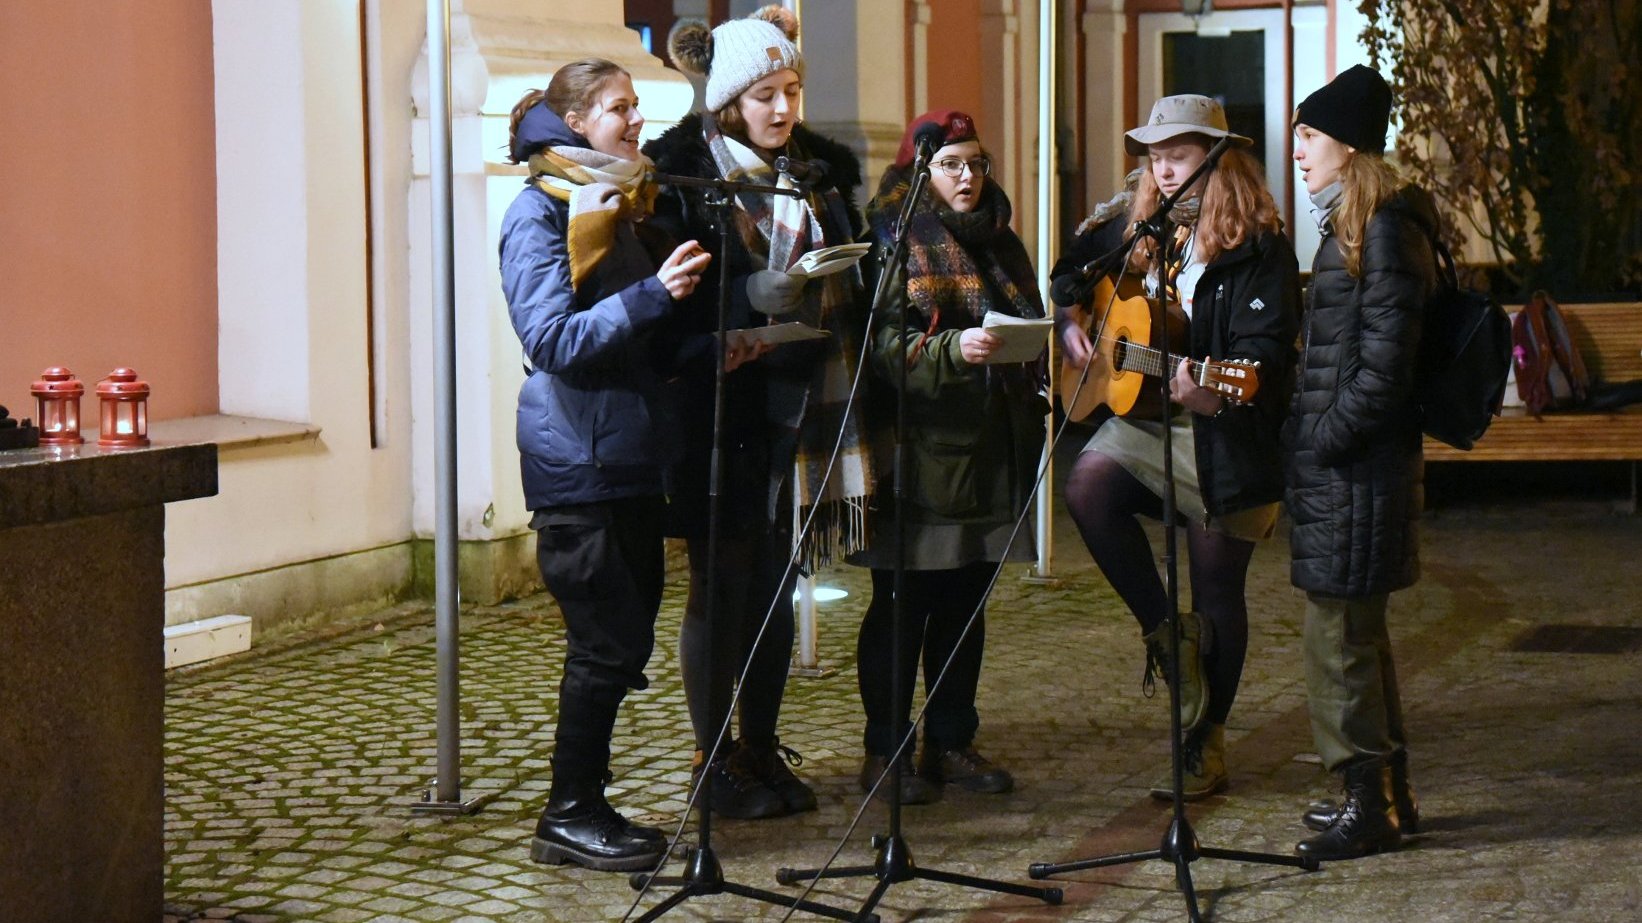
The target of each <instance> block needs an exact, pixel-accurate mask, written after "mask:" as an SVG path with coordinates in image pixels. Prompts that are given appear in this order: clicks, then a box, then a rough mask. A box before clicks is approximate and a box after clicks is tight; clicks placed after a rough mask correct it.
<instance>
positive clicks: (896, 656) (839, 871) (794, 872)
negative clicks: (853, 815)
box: [775, 145, 1061, 923]
mask: <svg viewBox="0 0 1642 923" xmlns="http://www.w3.org/2000/svg"><path fill="white" fill-rule="evenodd" d="M932 154H933V149H930V150H926V149H925V147H924V146H923V145H920V146H919V150H918V159H917V161H916V162H915V164H914V165H913V174H912V186H911V188H910V189H909V190H908V191H907V196H906V201H904V202H903V203H902V204H901V214H900V217H899V218H898V220H897V222H896V225H895V238H894V242H893V245H892V246H891V248H890V253H889V256H888V258H887V259H886V260H885V261H884V265H883V269H882V271H880V272H879V274H878V285H877V286H876V288H875V290H874V292H873V295H872V313H873V315H874V316H877V312H878V309H879V308H880V307H881V306H882V305H883V302H884V298H885V296H886V295H887V294H888V291H889V280H890V278H891V277H892V276H895V275H897V273H896V271H895V270H897V269H904V268H905V266H906V259H907V236H908V226H909V225H910V223H911V219H912V214H913V212H914V210H916V208H917V206H918V201H919V200H920V199H921V198H923V196H924V193H925V192H926V191H927V189H928V186H929V158H930V156H931V155H932ZM867 335H868V336H871V335H872V331H868V333H867ZM908 351H909V348H908V346H907V343H906V340H905V339H904V338H903V339H902V341H901V352H902V360H901V362H900V363H899V366H900V371H899V376H898V378H899V387H898V391H897V393H896V398H895V456H894V458H895V462H894V465H895V480H894V496H895V577H894V586H895V591H894V599H893V601H892V605H891V609H890V626H891V627H890V632H891V634H890V657H891V660H890V689H891V693H890V700H891V701H892V702H893V703H895V704H894V707H895V709H896V710H897V712H899V711H900V708H901V704H900V703H901V702H902V697H901V690H902V689H903V688H905V687H906V686H907V684H909V683H910V681H911V679H912V677H908V676H905V675H904V672H905V671H904V669H903V666H902V657H901V645H902V643H903V639H902V625H903V623H904V620H905V615H904V612H903V610H904V608H905V599H906V596H905V583H906V490H905V488H906V474H905V472H906V464H905V460H906V403H907V401H906V391H907V359H906V357H907V354H908ZM910 698H911V695H910V693H909V694H908V696H907V699H909V700H910ZM911 742H912V734H911V732H910V729H909V731H908V733H907V734H905V735H903V736H902V737H901V741H900V744H899V746H897V747H896V749H895V752H894V753H892V754H890V756H889V773H888V775H887V776H885V777H880V778H879V780H878V785H879V786H880V787H881V786H883V785H885V784H886V783H887V784H888V785H889V832H888V833H886V834H884V835H882V836H876V835H875V836H873V838H872V845H873V847H874V849H875V850H876V851H877V853H876V856H875V858H874V860H873V864H872V865H862V866H849V867H841V868H829V869H791V868H782V869H778V870H777V871H776V873H775V878H776V881H778V882H780V883H781V884H784V885H791V884H797V883H798V882H801V881H814V880H820V879H826V878H859V877H863V876H867V875H871V876H873V877H875V878H877V879H878V883H877V885H876V886H875V887H874V888H873V889H872V893H870V894H869V895H867V899H866V901H865V903H863V904H862V905H861V909H860V911H859V912H858V914H857V915H856V916H854V917H853V918H852V919H854V920H857V921H860V923H868V921H871V920H876V919H877V918H878V917H877V914H875V913H873V912H872V909H873V908H874V907H876V906H878V902H879V901H881V900H882V899H883V897H884V894H885V893H886V892H888V891H889V888H890V886H891V885H895V884H899V883H901V882H905V881H913V880H915V879H922V880H925V881H939V882H944V883H946V884H954V885H966V886H968V887H972V888H980V889H983V890H988V891H996V892H1001V893H1006V894H1019V895H1023V896H1025V897H1035V898H1038V899H1040V900H1043V901H1044V902H1046V903H1049V904H1059V903H1060V902H1061V889H1060V888H1034V887H1031V886H1029V885H1017V884H1012V883H1010V882H1006V881H996V880H993V879H990V878H978V877H976V876H973V875H963V874H958V873H955V872H946V871H941V870H938V869H930V868H923V867H920V866H919V865H917V864H916V863H915V862H913V859H912V850H911V848H910V847H908V846H907V842H906V839H905V838H904V837H903V836H902V835H901V756H902V754H903V753H904V752H905V751H906V749H907V747H908V746H909V745H910V744H911ZM867 797H868V798H871V797H872V795H870V794H869V795H867Z"/></svg>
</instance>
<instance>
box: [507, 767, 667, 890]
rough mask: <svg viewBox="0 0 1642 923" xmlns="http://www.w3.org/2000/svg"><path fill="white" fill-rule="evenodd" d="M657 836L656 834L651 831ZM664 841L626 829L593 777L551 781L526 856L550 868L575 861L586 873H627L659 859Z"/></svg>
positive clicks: (625, 821)
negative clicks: (550, 866)
mask: <svg viewBox="0 0 1642 923" xmlns="http://www.w3.org/2000/svg"><path fill="white" fill-rule="evenodd" d="M656 832H657V833H660V831H656ZM666 848H667V844H666V841H665V840H663V839H659V838H652V837H649V836H641V835H636V834H634V833H633V832H631V831H630V828H629V825H628V822H627V819H626V818H624V817H622V816H621V815H620V814H618V813H617V812H616V809H615V808H612V807H611V806H610V804H609V802H607V801H605V800H604V783H603V782H602V781H600V780H599V779H598V778H596V777H595V778H591V779H588V778H562V777H561V776H560V775H559V774H558V773H555V774H554V777H553V790H552V792H551V793H550V794H549V796H548V801H547V807H546V808H543V809H542V816H541V819H540V820H538V821H537V822H536V837H535V839H533V840H531V841H530V858H531V859H533V860H535V861H537V862H543V863H547V864H549V865H563V864H564V863H566V862H574V863H576V864H577V865H581V866H584V867H586V868H590V869H598V870H601V871H610V872H631V871H638V870H640V869H647V868H651V867H652V866H654V865H655V864H656V863H657V862H659V861H661V856H662V853H663V852H665V851H666Z"/></svg>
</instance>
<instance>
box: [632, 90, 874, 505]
mask: <svg viewBox="0 0 1642 923" xmlns="http://www.w3.org/2000/svg"><path fill="white" fill-rule="evenodd" d="M644 153H645V154H646V155H647V156H648V157H650V159H651V160H653V161H654V162H655V164H656V169H657V171H659V172H661V173H667V174H673V175H677V176H691V177H696V178H699V179H716V178H717V177H718V167H717V165H716V164H715V163H714V162H713V154H712V151H711V149H709V148H708V146H707V140H706V138H705V136H704V135H703V134H702V117H701V114H700V113H692V114H690V115H687V116H685V117H684V118H683V119H681V120H680V121H679V123H678V124H677V125H674V126H673V127H672V128H669V129H667V131H665V132H663V133H662V134H661V136H660V137H658V138H655V139H654V140H652V141H650V142H649V143H648V144H646V145H645V146H644ZM785 153H786V154H787V155H788V156H791V157H796V158H799V159H806V160H807V159H811V158H814V159H819V160H822V161H825V162H826V163H827V165H828V170H827V174H826V176H824V177H823V178H822V179H821V181H820V182H819V183H817V184H816V187H815V188H816V192H818V193H825V192H827V191H828V190H829V189H837V190H838V191H839V192H840V193H841V194H842V195H841V198H842V199H843V208H841V209H837V210H830V209H826V208H821V209H818V210H817V213H816V217H817V219H819V220H820V222H821V226H822V230H823V232H824V234H825V236H826V240H827V243H828V244H834V243H848V242H849V241H852V240H854V239H855V238H856V237H858V236H859V235H860V234H861V232H862V231H863V229H864V227H865V223H864V221H863V220H862V217H861V213H860V210H859V209H858V208H856V206H855V201H854V190H855V187H857V186H859V185H860V184H861V166H860V162H859V161H858V160H856V158H855V155H854V154H853V153H851V151H850V149H849V148H847V147H845V146H843V145H842V144H839V143H837V142H835V141H832V140H830V139H828V138H826V137H823V136H822V135H819V134H816V133H815V132H813V131H810V130H809V129H807V128H805V127H804V126H803V125H799V126H797V127H795V128H794V129H793V133H792V137H791V139H790V140H789V141H788V142H787V148H786V150H785ZM821 198H822V197H821V196H819V195H817V196H814V197H812V200H811V201H812V203H813V202H814V201H817V200H820V199H821ZM835 211H837V212H840V213H834V212H835ZM731 214H732V215H733V216H734V217H735V222H734V223H735V226H734V227H732V228H731V229H730V234H729V252H728V253H721V252H720V249H721V248H720V241H719V230H718V221H719V212H718V210H717V209H716V208H714V207H713V206H711V205H709V204H707V190H705V189H702V188H699V187H692V186H665V187H664V188H663V190H662V192H661V195H660V196H659V197H658V198H657V199H656V212H655V215H654V216H653V217H652V218H651V221H652V222H653V223H654V224H655V225H656V226H657V227H658V228H660V229H661V230H662V231H664V232H665V233H667V234H668V235H670V236H671V237H672V238H673V239H675V240H680V241H685V240H695V241H696V242H697V243H699V244H700V245H701V247H702V249H704V250H706V251H707V252H709V253H711V254H712V255H713V262H712V263H711V264H710V265H709V266H708V267H707V271H706V272H705V273H703V274H702V277H701V282H700V284H698V285H697V286H696V289H695V291H694V292H693V293H691V295H690V296H689V297H688V298H686V299H685V300H684V303H683V304H681V305H680V308H679V310H678V311H676V312H674V318H673V319H671V320H670V321H669V324H670V329H668V330H665V331H663V332H662V333H661V334H660V336H661V337H662V338H664V339H665V338H669V337H670V338H673V339H675V340H677V341H678V342H680V343H682V344H684V345H683V347H682V351H683V352H684V354H685V357H686V358H685V361H684V363H683V370H682V372H681V374H680V375H679V376H678V377H677V378H675V379H673V380H672V381H670V382H668V383H667V385H666V386H665V387H664V389H663V393H662V399H663V402H664V404H665V405H666V406H667V407H668V409H669V412H670V414H672V415H673V416H674V418H675V419H677V420H678V421H679V424H680V427H681V430H682V433H683V445H682V458H681V459H680V461H679V463H678V465H677V466H676V468H675V470H674V479H673V491H674V492H673V494H672V497H671V501H672V502H671V503H670V504H669V507H668V527H667V532H668V534H669V535H678V536H693V535H705V534H706V530H707V481H708V467H709V459H710V458H711V454H712V432H713V379H714V358H715V357H714V356H713V344H715V343H716V342H717V340H716V339H715V337H714V334H715V332H716V328H717V323H718V307H717V306H718V290H719V272H720V270H721V268H722V267H724V266H726V265H727V266H728V269H729V282H730V284H729V289H730V298H729V326H728V329H730V330H736V329H740V328H744V327H749V326H755V325H762V324H764V323H765V322H766V319H765V317H764V315H762V314H759V313H757V312H756V311H754V310H753V308H752V306H751V303H750V302H749V301H748V300H747V278H748V276H750V275H752V274H753V273H754V272H757V271H758V270H761V269H764V268H766V267H767V259H768V258H767V256H766V255H765V254H764V253H762V252H755V250H756V249H761V248H763V247H764V246H765V244H764V242H763V241H762V239H761V238H759V237H758V232H757V230H756V229H755V228H753V227H752V226H751V222H750V221H747V220H746V214H745V213H744V212H742V211H741V210H740V209H732V210H731ZM749 240H751V241H753V243H754V244H755V247H754V248H749V246H748V243H749ZM862 314H863V316H864V314H865V310H864V308H863V310H862ZM846 320H847V319H846V318H840V319H839V322H840V323H843V322H845V321H846ZM820 355H821V354H820V351H819V349H818V347H816V346H815V345H814V344H811V343H791V344H788V345H785V346H782V347H780V348H779V349H776V350H774V351H772V352H770V353H769V354H768V355H766V356H764V357H762V358H760V359H758V360H757V361H755V362H749V363H747V364H746V365H744V366H742V367H741V368H738V369H737V370H736V371H734V372H733V373H731V374H730V375H729V377H728V378H727V379H726V387H725V440H724V447H725V458H724V460H723V461H724V469H723V470H724V483H723V485H722V488H723V493H722V496H723V497H724V498H725V502H724V506H723V510H724V515H725V517H726V521H727V523H728V524H729V526H730V527H731V528H732V529H734V530H738V531H745V530H746V529H749V528H751V529H762V528H764V527H766V526H767V525H768V524H769V522H770V517H771V516H772V515H776V514H775V513H773V512H772V509H773V505H774V504H773V501H774V497H773V495H772V494H771V489H772V486H773V487H779V486H780V485H781V484H782V482H783V478H785V477H786V476H787V473H788V472H791V470H792V466H793V459H794V457H795V455H796V453H797V443H796V440H795V439H794V438H792V436H791V435H790V434H788V435H786V436H783V435H781V434H779V433H778V432H777V430H776V428H774V427H772V425H771V424H770V423H769V422H768V421H769V419H770V415H771V411H770V409H769V408H768V407H767V406H766V405H767V403H768V402H771V401H789V402H790V401H793V400H798V401H802V400H803V395H804V394H805V392H806V390H807V388H808V384H809V381H810V379H811V377H812V376H813V374H814V370H815V366H816V363H817V362H819V361H820ZM802 409H803V408H802V406H799V407H798V408H784V409H782V411H781V413H780V415H781V416H782V417H796V416H798V415H800V414H801V413H802Z"/></svg>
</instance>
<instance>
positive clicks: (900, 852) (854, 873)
mask: <svg viewBox="0 0 1642 923" xmlns="http://www.w3.org/2000/svg"><path fill="white" fill-rule="evenodd" d="M872 845H873V847H874V848H875V849H877V850H878V855H877V858H875V859H874V860H873V863H872V865H858V866H850V867H846V868H834V869H824V870H820V869H788V868H784V869H778V870H777V871H776V873H775V880H776V881H778V882H780V883H781V884H784V885H792V884H797V883H799V882H801V881H809V880H811V879H822V878H860V877H864V876H867V875H871V876H873V877H874V878H877V879H878V885H877V886H876V887H874V888H873V889H872V893H871V894H869V895H867V900H866V903H864V904H862V905H861V911H860V913H859V914H858V915H856V916H854V917H851V918H850V919H853V920H856V921H858V923H871V921H873V920H876V919H878V915H877V914H875V913H873V912H872V908H874V907H876V906H878V902H879V901H880V900H883V897H884V894H885V893H886V892H887V891H889V888H890V885H894V884H899V883H901V882H903V881H912V880H914V879H922V880H924V881H939V882H943V883H945V884H949V885H962V886H964V887H969V888H979V889H981V890H985V891H997V892H1000V893H1003V894H1018V895H1020V896H1022V897H1033V898H1037V899H1038V900H1041V901H1043V902H1044V903H1046V904H1050V905H1057V904H1059V903H1060V902H1061V896H1062V893H1061V889H1059V888H1034V887H1032V886H1031V885H1017V884H1012V883H1010V882H1007V881H996V880H994V879H991V878H979V877H976V876H974V875H961V874H958V873H955V872H943V871H940V870H938V869H926V868H920V867H919V866H918V864H917V863H915V862H913V861H912V850H911V848H910V847H908V846H907V842H906V840H905V839H904V838H902V837H900V836H898V835H891V836H874V837H873V838H872Z"/></svg>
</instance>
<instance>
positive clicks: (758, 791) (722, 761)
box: [690, 744, 787, 820]
mask: <svg viewBox="0 0 1642 923" xmlns="http://www.w3.org/2000/svg"><path fill="white" fill-rule="evenodd" d="M728 746H729V747H730V748H731V750H730V752H729V753H728V754H726V755H721V756H719V758H718V759H717V760H715V761H714V762H713V765H712V766H710V767H704V766H703V765H702V764H703V762H704V760H705V757H704V756H703V755H702V752H701V751H700V750H697V751H696V755H695V758H694V759H693V760H692V761H691V764H690V781H691V784H692V785H694V786H698V787H699V786H700V784H701V774H702V772H703V771H706V772H710V773H712V774H713V800H712V811H713V813H714V814H717V815H718V816H720V817H729V818H733V819H735V820H762V819H764V818H766V817H781V816H782V815H784V814H786V813H787V803H786V801H785V799H783V798H782V797H781V796H780V795H779V794H777V793H776V792H774V791H772V790H771V789H770V787H769V786H768V785H765V784H764V782H763V781H762V780H761V779H759V778H758V776H757V775H756V774H754V773H753V771H752V768H751V767H750V766H749V765H748V760H747V758H746V757H744V756H741V755H740V753H739V752H738V751H739V748H738V747H737V746H736V745H735V744H729V745H728Z"/></svg>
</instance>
